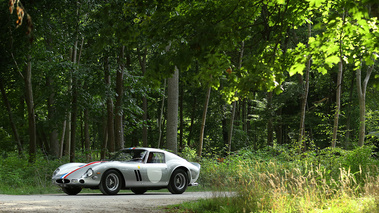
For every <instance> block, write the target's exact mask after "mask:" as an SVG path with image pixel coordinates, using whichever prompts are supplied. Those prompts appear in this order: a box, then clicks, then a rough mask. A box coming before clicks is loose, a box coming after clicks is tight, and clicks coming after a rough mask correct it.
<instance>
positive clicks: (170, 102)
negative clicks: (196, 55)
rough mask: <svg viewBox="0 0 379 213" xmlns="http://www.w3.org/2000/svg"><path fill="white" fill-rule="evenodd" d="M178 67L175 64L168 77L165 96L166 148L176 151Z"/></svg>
mask: <svg viewBox="0 0 379 213" xmlns="http://www.w3.org/2000/svg"><path fill="white" fill-rule="evenodd" d="M178 102H179V69H178V68H177V67H176V66H175V71H174V75H173V76H172V77H171V78H169V79H168V98H167V149H169V150H172V151H173V152H174V153H177V149H178V148H177V146H178V105H179V103H178Z"/></svg>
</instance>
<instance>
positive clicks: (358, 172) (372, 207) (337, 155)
mask: <svg viewBox="0 0 379 213" xmlns="http://www.w3.org/2000/svg"><path fill="white" fill-rule="evenodd" d="M372 150H373V147H369V146H367V147H359V148H356V149H354V150H351V151H346V150H342V149H339V148H335V149H329V148H328V149H324V150H320V151H318V152H316V151H312V152H308V153H303V154H302V155H296V153H297V152H296V151H294V150H293V149H291V148H289V147H283V146H278V147H268V148H265V149H264V150H258V151H254V150H249V149H244V150H240V151H239V152H238V153H235V154H234V155H230V156H228V157H226V158H225V159H222V160H220V159H217V158H204V159H202V161H201V165H202V170H201V175H200V179H199V183H200V184H203V185H205V186H209V187H213V189H214V190H216V191H233V192H235V193H236V196H232V197H225V196H221V197H216V198H214V199H212V200H208V201H201V202H198V203H196V204H192V205H190V206H187V208H190V209H191V210H190V211H191V212H203V211H205V212H206V211H209V212H321V211H322V212H324V211H326V212H375V211H377V210H378V204H379V202H378V201H377V200H378V198H379V196H378V195H379V187H378V185H377V182H378V181H379V179H378V174H379V170H378V166H377V163H378V161H377V160H375V159H373V158H372V157H371V155H372Z"/></svg>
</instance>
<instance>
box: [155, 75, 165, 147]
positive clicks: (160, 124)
mask: <svg viewBox="0 0 379 213" xmlns="http://www.w3.org/2000/svg"><path fill="white" fill-rule="evenodd" d="M165 90H166V79H164V83H163V95H162V105H161V110H160V111H161V112H160V115H159V118H158V129H159V138H158V146H157V147H158V148H159V147H160V146H161V141H162V118H163V112H164V102H165V93H166V92H165Z"/></svg>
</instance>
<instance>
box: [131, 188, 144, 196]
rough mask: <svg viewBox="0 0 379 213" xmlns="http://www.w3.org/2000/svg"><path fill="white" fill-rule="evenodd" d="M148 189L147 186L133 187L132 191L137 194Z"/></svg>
mask: <svg viewBox="0 0 379 213" xmlns="http://www.w3.org/2000/svg"><path fill="white" fill-rule="evenodd" d="M146 191H147V189H145V188H132V192H133V193H134V194H136V195H142V194H145V192H146Z"/></svg>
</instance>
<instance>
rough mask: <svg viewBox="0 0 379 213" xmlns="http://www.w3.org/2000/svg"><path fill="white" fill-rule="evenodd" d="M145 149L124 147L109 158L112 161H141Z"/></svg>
mask: <svg viewBox="0 0 379 213" xmlns="http://www.w3.org/2000/svg"><path fill="white" fill-rule="evenodd" d="M146 152H147V151H146V150H139V149H126V150H121V151H119V152H118V153H117V154H116V155H115V156H114V157H113V158H112V159H111V160H113V161H139V162H142V160H143V159H144V157H145V155H146Z"/></svg>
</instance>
